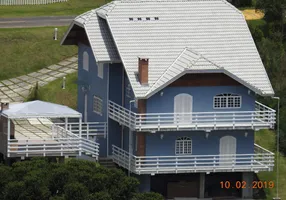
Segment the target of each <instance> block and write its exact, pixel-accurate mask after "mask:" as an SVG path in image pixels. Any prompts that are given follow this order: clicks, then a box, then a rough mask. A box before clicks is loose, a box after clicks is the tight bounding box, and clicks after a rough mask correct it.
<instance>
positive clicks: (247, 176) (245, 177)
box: [241, 172, 253, 199]
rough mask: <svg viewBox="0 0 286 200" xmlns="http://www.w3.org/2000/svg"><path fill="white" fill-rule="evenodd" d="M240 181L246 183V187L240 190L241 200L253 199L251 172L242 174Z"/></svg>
mask: <svg viewBox="0 0 286 200" xmlns="http://www.w3.org/2000/svg"><path fill="white" fill-rule="evenodd" d="M241 181H245V182H246V187H245V188H243V189H242V198H243V199H252V197H253V189H252V181H253V172H242V180H241Z"/></svg>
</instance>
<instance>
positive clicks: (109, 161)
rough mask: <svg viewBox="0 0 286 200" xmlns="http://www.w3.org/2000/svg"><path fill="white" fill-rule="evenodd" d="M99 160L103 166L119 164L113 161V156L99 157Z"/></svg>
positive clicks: (112, 166) (113, 166) (109, 166)
mask: <svg viewBox="0 0 286 200" xmlns="http://www.w3.org/2000/svg"><path fill="white" fill-rule="evenodd" d="M98 162H99V164H100V165H101V166H103V167H106V168H116V167H117V165H116V164H115V163H114V162H113V160H112V158H111V157H99V158H98Z"/></svg>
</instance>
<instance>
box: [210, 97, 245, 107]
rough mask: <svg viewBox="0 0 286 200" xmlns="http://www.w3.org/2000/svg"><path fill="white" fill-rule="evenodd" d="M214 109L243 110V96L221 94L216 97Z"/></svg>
mask: <svg viewBox="0 0 286 200" xmlns="http://www.w3.org/2000/svg"><path fill="white" fill-rule="evenodd" d="M213 108H214V109H219V108H241V96H240V95H237V94H219V95H216V96H214V99H213Z"/></svg>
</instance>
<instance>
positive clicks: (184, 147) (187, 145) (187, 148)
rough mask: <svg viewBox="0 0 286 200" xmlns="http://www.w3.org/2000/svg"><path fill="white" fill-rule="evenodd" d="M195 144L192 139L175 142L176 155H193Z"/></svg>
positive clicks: (183, 138)
mask: <svg viewBox="0 0 286 200" xmlns="http://www.w3.org/2000/svg"><path fill="white" fill-rule="evenodd" d="M192 146H193V143H192V139H191V138H190V137H179V138H177V139H176V141H175V155H191V154H192V152H193V149H192Z"/></svg>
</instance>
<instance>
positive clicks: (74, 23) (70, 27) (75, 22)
mask: <svg viewBox="0 0 286 200" xmlns="http://www.w3.org/2000/svg"><path fill="white" fill-rule="evenodd" d="M74 25H78V26H80V27H82V28H84V25H83V24H81V23H79V22H77V21H73V22H72V23H71V24H70V26H69V28H68V30H67V31H66V33H65V35H64V37H63V39H62V41H61V43H60V45H63V43H64V41H65V40H66V38H67V36H68V35H69V33H70V31H71V30H72V28H73V27H74Z"/></svg>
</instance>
